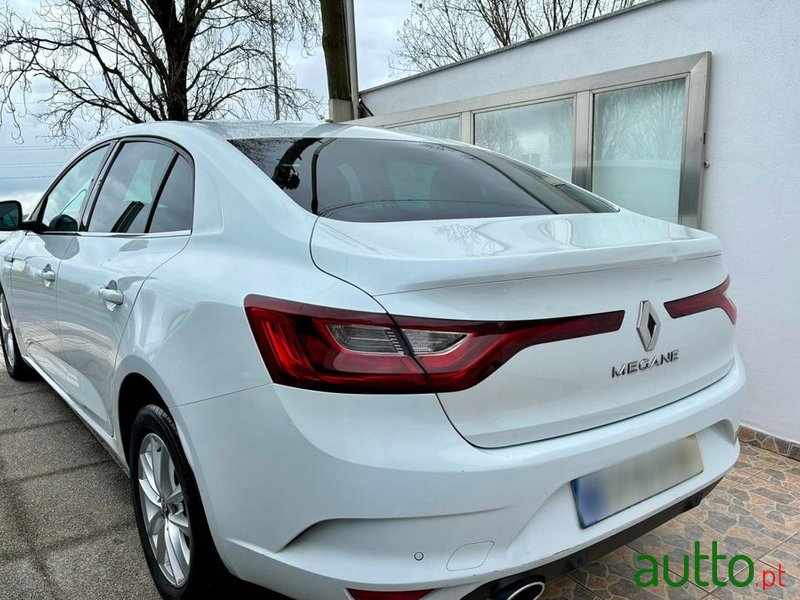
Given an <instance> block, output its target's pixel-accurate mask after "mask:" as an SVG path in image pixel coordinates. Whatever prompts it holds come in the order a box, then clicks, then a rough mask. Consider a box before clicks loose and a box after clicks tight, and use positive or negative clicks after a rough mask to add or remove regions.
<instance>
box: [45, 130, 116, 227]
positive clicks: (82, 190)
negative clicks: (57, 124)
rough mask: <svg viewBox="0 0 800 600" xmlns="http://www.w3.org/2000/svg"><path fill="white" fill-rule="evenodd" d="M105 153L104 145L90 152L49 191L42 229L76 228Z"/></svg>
mask: <svg viewBox="0 0 800 600" xmlns="http://www.w3.org/2000/svg"><path fill="white" fill-rule="evenodd" d="M107 153H108V146H103V147H102V148H98V149H97V150H94V151H93V152H90V153H89V154H87V155H86V156H84V157H83V158H82V159H81V160H80V161H78V162H77V163H76V164H75V166H73V167H72V168H71V169H70V170H69V171H67V173H66V174H65V175H64V176H63V177H62V178H61V180H60V181H59V182H58V183H57V184H56V186H55V187H54V188H53V189H52V190H51V192H50V195H49V196H48V197H47V200H46V202H45V205H44V213H43V215H42V225H43V226H44V227H45V228H47V229H49V230H52V231H77V230H78V215H80V212H81V208H82V207H83V203H84V202H85V201H86V195H87V194H88V193H89V190H90V189H91V187H92V182H93V181H94V178H95V176H96V175H97V172H98V171H99V170H100V165H101V164H103V159H104V158H105V156H106V154H107Z"/></svg>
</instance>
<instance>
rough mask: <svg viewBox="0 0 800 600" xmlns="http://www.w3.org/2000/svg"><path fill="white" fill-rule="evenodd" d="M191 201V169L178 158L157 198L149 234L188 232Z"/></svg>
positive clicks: (190, 221)
mask: <svg viewBox="0 0 800 600" xmlns="http://www.w3.org/2000/svg"><path fill="white" fill-rule="evenodd" d="M193 199H194V179H193V177H192V167H190V166H189V162H188V161H187V160H186V159H185V158H183V157H182V156H179V157H178V160H177V161H175V165H174V166H173V167H172V170H171V171H170V172H169V177H167V182H166V183H165V184H164V189H163V190H162V191H161V195H160V196H159V197H158V202H157V203H156V210H155V212H154V213H153V222H152V223H150V232H155V233H160V232H164V231H189V230H190V229H191V228H192V211H193V208H194V204H193V201H194V200H193Z"/></svg>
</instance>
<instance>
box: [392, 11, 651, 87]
mask: <svg viewBox="0 0 800 600" xmlns="http://www.w3.org/2000/svg"><path fill="white" fill-rule="evenodd" d="M413 1H414V4H413V10H412V13H411V16H410V17H409V18H408V19H406V21H405V22H404V23H403V26H402V27H401V28H400V30H399V31H398V32H397V39H398V41H399V42H400V49H399V50H397V51H396V52H395V60H393V61H391V62H390V65H391V66H392V68H393V69H394V71H395V72H396V73H397V74H405V73H414V72H420V71H428V70H430V69H434V68H436V67H442V66H445V65H448V64H451V63H453V62H457V61H460V60H464V59H466V58H469V57H471V56H476V55H478V54H482V53H484V52H487V51H488V50H493V49H495V48H503V47H505V46H510V45H511V44H514V43H516V42H519V41H522V40H526V39H530V38H534V37H537V36H540V35H542V34H544V33H548V32H551V31H557V30H559V29H563V28H564V27H569V26H570V25H574V24H576V23H580V22H582V21H586V20H588V19H593V18H595V17H599V16H600V15H603V14H606V13H609V12H613V11H615V10H620V9H622V8H627V7H629V6H632V5H633V4H635V3H636V2H637V1H638V0H413Z"/></svg>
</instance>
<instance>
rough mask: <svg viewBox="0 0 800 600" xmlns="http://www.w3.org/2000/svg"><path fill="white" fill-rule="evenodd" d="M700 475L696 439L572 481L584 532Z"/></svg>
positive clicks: (700, 467) (699, 458)
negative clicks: (587, 528)
mask: <svg viewBox="0 0 800 600" xmlns="http://www.w3.org/2000/svg"><path fill="white" fill-rule="evenodd" d="M702 472H703V457H702V456H701V454H700V446H699V445H698V443H697V437H696V436H694V435H691V436H689V437H687V438H684V439H682V440H678V441H677V442H673V443H672V444H669V445H668V446H663V447H661V448H658V449H657V450H653V451H651V452H647V453H645V454H640V455H638V456H635V457H633V458H631V459H629V460H626V461H625V462H623V463H619V464H616V465H614V466H612V467H608V468H607V469H603V470H602V471H596V472H594V473H590V474H589V475H585V476H584V477H580V478H579V479H575V480H573V481H572V493H573V494H574V496H575V505H576V507H577V509H578V519H579V520H580V523H581V527H583V528H584V529H585V528H586V527H590V526H591V525H594V524H595V523H597V522H599V521H602V520H603V519H607V518H608V517H610V516H612V515H615V514H617V513H618V512H620V511H623V510H625V509H626V508H628V507H630V506H633V505H634V504H637V503H639V502H641V501H643V500H647V499H648V498H651V497H652V496H655V495H656V494H659V493H660V492H663V491H664V490H667V489H669V488H671V487H674V486H676V485H678V484H679V483H683V482H684V481H686V480H687V479H690V478H691V477H694V476H695V475H697V474H699V473H702Z"/></svg>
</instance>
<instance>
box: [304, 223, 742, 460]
mask: <svg viewBox="0 0 800 600" xmlns="http://www.w3.org/2000/svg"><path fill="white" fill-rule="evenodd" d="M311 252H312V255H313V257H314V260H315V262H316V264H317V265H318V266H319V267H320V268H321V269H322V270H324V271H327V272H329V273H331V274H333V275H335V276H337V277H340V278H342V279H345V280H347V281H349V282H351V283H353V284H354V285H357V286H358V287H360V288H362V289H364V290H365V291H367V292H368V293H370V294H372V295H373V296H374V297H375V298H376V299H377V300H378V301H379V302H380V303H381V304H382V305H383V306H384V307H385V308H386V310H387V311H388V312H389V313H390V314H392V315H397V316H399V315H403V316H411V317H423V318H435V319H446V320H469V321H481V322H508V321H531V320H539V319H558V318H564V317H576V316H582V315H594V314H598V313H609V312H615V311H624V317H623V319H622V323H621V326H620V327H619V329H617V330H615V331H609V332H607V333H602V334H598V335H589V336H583V337H578V338H574V339H562V340H559V341H552V342H548V343H541V344H534V345H531V346H529V347H526V348H524V349H522V350H521V351H519V352H517V353H516V354H514V355H513V356H511V357H510V358H509V359H508V360H507V361H505V362H504V363H503V364H502V365H501V366H499V368H497V370H496V371H494V372H493V373H491V374H490V375H489V376H488V377H486V378H485V379H483V380H481V381H479V382H478V383H477V384H475V385H473V386H471V387H468V388H467V389H463V390H458V391H452V392H440V393H439V394H438V396H439V400H440V402H441V404H442V407H443V409H444V410H445V412H446V413H447V415H448V417H449V419H450V421H451V422H452V423H453V426H454V427H455V428H456V429H457V430H458V431H459V432H460V433H461V435H462V436H463V437H464V438H465V439H467V440H468V441H469V442H471V443H473V444H475V445H477V446H481V447H501V446H508V445H513V444H521V443H526V442H531V441H535V440H541V439H546V438H550V437H556V436H561V435H567V434H570V433H574V432H577V431H582V430H586V429H590V428H593V427H598V426H601V425H604V424H607V423H611V422H614V421H618V420H621V419H625V418H629V417H632V416H634V415H637V414H641V413H643V412H646V411H649V410H653V409H655V408H658V407H660V406H664V405H666V404H669V403H671V402H675V401H677V400H679V399H681V398H683V397H685V396H687V395H689V394H691V393H693V392H696V391H698V390H700V389H702V388H703V387H706V386H707V385H709V384H711V383H712V382H714V381H716V380H718V379H719V378H720V377H722V376H723V375H724V374H725V373H726V372H727V370H728V369H729V368H730V365H731V364H732V361H733V355H734V347H733V331H734V328H733V326H732V323H731V320H730V318H729V317H728V315H727V314H726V313H725V312H724V311H723V310H719V309H714V310H705V311H702V312H699V313H696V314H691V315H688V316H685V317H680V318H673V317H671V316H670V314H669V313H668V311H667V309H666V308H665V303H667V302H670V301H672V300H676V299H679V298H685V297H689V296H693V295H695V294H698V293H701V292H704V291H706V290H708V289H710V288H713V287H715V286H717V285H719V284H720V283H722V282H723V281H724V280H725V277H726V271H725V267H724V264H723V262H722V258H721V255H720V246H719V243H718V241H717V239H716V238H715V237H714V236H712V235H710V234H707V233H704V232H700V231H697V230H692V229H689V228H685V227H682V226H680V225H675V224H670V223H665V222H662V221H657V220H654V219H649V218H647V217H642V216H640V215H636V214H633V213H629V212H626V211H621V212H620V213H613V214H612V213H608V214H583V215H560V216H553V217H518V218H504V219H486V220H480V219H476V220H469V221H460V222H436V221H424V222H413V223H387V224H380V223H378V224H376V223H369V224H364V223H349V222H334V221H328V220H320V222H319V223H318V224H317V227H316V228H315V232H314V235H313V237H312V242H311ZM645 303H647V304H645ZM640 325H641V326H640ZM653 338H655V341H654V342H653ZM651 342H652V343H651Z"/></svg>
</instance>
